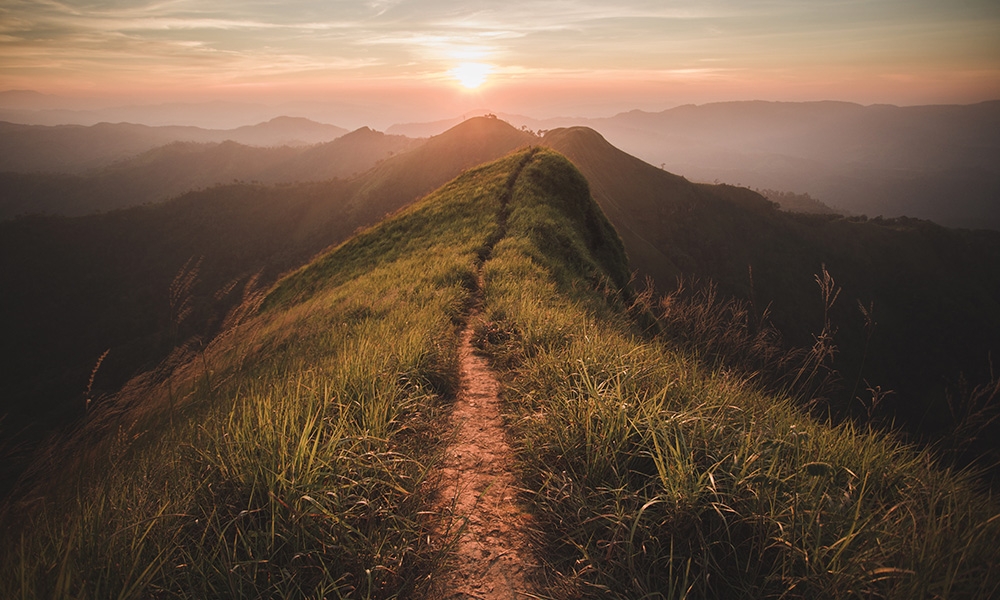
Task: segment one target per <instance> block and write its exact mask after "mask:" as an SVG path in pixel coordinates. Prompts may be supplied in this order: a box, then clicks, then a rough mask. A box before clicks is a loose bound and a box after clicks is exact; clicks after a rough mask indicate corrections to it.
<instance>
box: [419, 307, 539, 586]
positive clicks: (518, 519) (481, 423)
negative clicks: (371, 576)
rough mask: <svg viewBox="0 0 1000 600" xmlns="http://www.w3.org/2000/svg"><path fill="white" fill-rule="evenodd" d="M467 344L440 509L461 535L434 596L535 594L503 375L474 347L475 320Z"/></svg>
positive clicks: (465, 337) (533, 563)
mask: <svg viewBox="0 0 1000 600" xmlns="http://www.w3.org/2000/svg"><path fill="white" fill-rule="evenodd" d="M473 316H474V315H473ZM471 320H472V319H471V318H470V322H471ZM460 352H461V354H460V358H461V369H462V371H461V378H462V388H461V391H460V392H459V396H458V398H457V399H456V401H455V407H454V410H453V412H452V414H451V421H450V426H451V427H453V428H454V429H455V438H454V441H453V442H452V443H451V445H450V446H449V447H448V448H447V450H446V451H445V456H444V461H443V465H442V472H441V482H440V488H439V489H440V493H439V495H438V501H437V503H436V505H435V507H434V511H435V512H437V513H438V514H443V515H445V516H446V518H445V519H444V522H445V523H446V524H447V525H448V526H449V527H450V529H451V531H452V532H454V531H456V530H461V535H460V536H459V538H458V542H457V544H456V547H455V552H454V558H453V561H452V564H451V565H449V572H448V574H447V576H445V577H444V578H443V579H442V580H441V581H439V582H437V585H435V586H434V589H433V593H432V594H431V598H434V599H439V600H445V599H447V600H459V599H466V598H476V599H488V600H493V599H503V600H508V599H509V600H514V599H519V600H523V599H524V598H532V597H534V596H532V594H531V591H532V589H533V586H532V585H531V583H530V582H531V579H532V576H533V575H534V574H535V573H536V569H537V567H536V564H537V562H536V561H535V560H534V558H533V557H532V553H531V549H530V546H529V544H528V540H527V536H526V535H525V533H524V531H525V526H526V524H527V523H528V520H529V517H528V515H527V514H525V513H524V512H523V511H521V510H520V509H519V508H518V506H517V504H516V498H517V490H516V489H515V479H514V475H513V473H512V468H513V464H514V456H513V453H512V451H511V449H510V446H508V445H507V441H506V439H505V438H504V429H503V421H502V419H501V417H500V411H499V406H498V405H499V400H498V398H497V381H496V378H495V377H494V376H493V373H492V371H491V370H490V368H489V366H488V365H487V363H486V359H484V358H483V357H481V356H478V355H476V354H474V353H473V349H472V328H471V325H469V326H466V328H465V330H464V331H463V332H462V347H461V350H460ZM441 535H442V537H447V533H445V532H441Z"/></svg>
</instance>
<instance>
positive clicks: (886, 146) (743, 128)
mask: <svg viewBox="0 0 1000 600" xmlns="http://www.w3.org/2000/svg"><path fill="white" fill-rule="evenodd" d="M500 116H501V117H502V118H504V119H506V120H508V121H510V123H512V124H513V125H515V126H516V127H527V128H529V129H531V130H548V129H555V128H561V127H571V126H586V127H590V128H592V129H595V130H597V131H599V132H600V133H601V134H602V135H603V136H604V137H605V138H607V140H608V141H610V142H611V143H612V144H614V145H615V146H617V147H619V148H621V149H622V150H624V151H625V152H628V153H629V154H632V155H634V156H636V157H638V158H641V159H642V160H644V161H646V162H648V163H650V164H652V165H656V166H662V167H663V168H665V169H666V170H668V171H671V172H673V173H681V174H683V175H684V176H686V177H688V178H689V179H692V180H695V181H702V182H717V183H728V184H732V185H739V186H747V187H752V188H761V189H773V190H779V191H783V192H797V193H800V194H802V193H807V194H809V195H810V196H812V197H813V198H815V199H817V200H819V201H821V202H823V203H824V204H826V205H829V206H833V207H834V208H838V209H840V210H841V211H842V212H847V213H853V214H865V215H868V216H872V217H874V216H885V217H898V216H910V217H918V218H922V219H931V220H933V221H935V222H937V223H941V224H942V225H948V226H951V227H968V228H990V229H1000V101H993V102H984V103H981V104H974V105H962V106H960V105H943V106H910V107H897V106H888V105H874V106H861V105H859V104H851V103H847V102H723V103H716V104H705V105H701V106H694V105H687V106H680V107H677V108H672V109H669V110H665V111H661V112H656V113H651V112H644V111H638V110H636V111H631V112H627V113H622V114H619V115H616V116H614V117H608V118H599V119H587V118H557V119H545V120H538V119H531V118H529V117H524V116H519V115H500ZM454 123H455V121H454V120H451V121H440V122H436V123H427V124H419V123H415V124H404V125H397V126H393V127H390V128H389V129H388V130H387V132H390V133H395V134H400V135H408V136H417V135H423V136H426V135H433V134H435V133H438V132H439V131H442V130H444V129H446V128H448V127H450V126H452V125H454Z"/></svg>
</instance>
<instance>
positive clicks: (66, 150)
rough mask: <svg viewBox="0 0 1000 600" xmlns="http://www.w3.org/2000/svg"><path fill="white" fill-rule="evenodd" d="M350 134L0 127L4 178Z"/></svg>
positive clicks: (290, 122)
mask: <svg viewBox="0 0 1000 600" xmlns="http://www.w3.org/2000/svg"><path fill="white" fill-rule="evenodd" d="M345 133H347V130H346V129H342V128H340V127H335V126H333V125H325V124H321V123H315V122H312V121H308V120H306V119H293V118H288V117H279V118H276V119H272V120H271V121H268V122H267V123H261V124H258V125H253V126H247V127H240V128H237V129H233V130H222V129H203V128H200V127H180V126H164V127H149V126H146V125H134V124H131V123H99V124H97V125H93V126H90V127H83V126H80V125H58V126H52V127H49V126H42V125H18V124H14V123H5V122H0V172H4V171H14V172H21V173H31V172H35V171H41V172H46V173H82V172H84V171H87V170H90V169H96V168H99V167H103V166H107V165H109V164H111V163H113V162H116V161H120V160H124V159H127V158H131V157H133V156H135V155H137V154H140V153H142V152H145V151H147V150H151V149H153V148H155V147H157V146H162V145H164V144H169V143H171V142H177V141H185V142H201V143H206V142H216V143H218V142H224V141H227V140H230V141H235V142H238V143H242V144H250V145H257V146H277V145H283V144H288V143H295V144H303V143H317V142H325V141H329V140H332V139H335V138H337V137H340V136H342V135H343V134H345Z"/></svg>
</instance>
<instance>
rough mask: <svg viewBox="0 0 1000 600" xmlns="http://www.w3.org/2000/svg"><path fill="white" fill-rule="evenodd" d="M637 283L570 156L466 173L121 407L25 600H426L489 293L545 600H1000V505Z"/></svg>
mask: <svg viewBox="0 0 1000 600" xmlns="http://www.w3.org/2000/svg"><path fill="white" fill-rule="evenodd" d="M480 277H481V281H482V287H481V288H480V287H479V278H480ZM627 278H628V269H627V261H626V257H625V253H624V248H623V245H622V243H621V241H620V239H619V238H618V236H617V234H616V233H615V231H614V229H613V228H612V227H611V226H610V223H609V221H608V220H607V219H606V218H605V216H604V215H603V213H602V212H601V211H600V209H599V208H598V207H597V205H596V204H595V203H594V201H593V200H592V199H591V197H590V194H589V189H588V186H587V183H586V180H584V179H583V177H582V176H581V174H580V173H579V172H578V171H576V169H574V168H573V167H572V165H571V164H570V163H569V161H568V160H566V159H565V158H563V157H562V156H560V155H558V154H556V153H554V152H551V151H548V150H526V151H521V152H518V153H515V154H513V155H510V156H508V157H506V158H504V159H501V160H499V161H497V162H494V163H492V164H490V165H487V166H484V167H480V168H477V169H474V170H472V171H469V172H467V173H465V174H464V175H462V176H461V177H459V178H458V179H456V180H455V181H453V182H452V183H450V184H448V185H447V186H445V187H444V188H442V189H440V190H439V191H438V192H435V193H434V194H432V195H431V196H429V197H428V198H426V199H424V200H422V201H420V202H418V203H416V204H415V205H413V206H412V207H410V208H407V209H405V210H403V211H402V212H400V213H398V214H396V215H394V216H393V217H391V218H390V219H388V220H386V221H384V222H383V223H381V224H379V225H378V226H375V227H373V228H371V229H369V230H367V231H364V232H362V233H361V234H359V235H357V236H355V237H354V238H352V239H351V240H349V241H347V242H346V243H344V244H343V245H341V246H340V247H338V248H337V249H335V250H333V251H332V252H330V253H328V254H325V255H324V256H322V257H320V258H319V259H317V260H316V261H313V262H312V263H310V264H309V265H307V266H305V267H303V268H302V269H300V270H298V271H297V272H295V273H293V274H291V275H290V276H288V277H287V278H285V279H283V280H281V281H280V282H279V283H278V284H277V285H276V286H275V287H274V288H272V289H271V290H270V292H269V293H268V294H267V296H266V297H259V298H256V297H253V296H251V297H248V298H247V302H246V304H245V305H244V306H243V311H242V312H240V313H236V314H234V315H233V319H234V321H238V324H236V325H235V326H234V327H232V328H230V329H227V330H226V332H225V333H224V334H222V335H221V336H219V337H218V338H217V339H216V340H215V341H214V342H213V343H212V344H211V345H209V346H208V347H207V348H206V349H205V351H204V352H203V353H202V354H201V355H199V356H197V357H196V358H195V359H194V360H193V361H191V362H189V363H187V364H186V365H184V366H183V367H180V368H177V369H174V370H173V371H172V372H170V371H163V372H160V373H153V374H150V375H148V376H147V377H145V378H141V379H139V380H136V381H133V382H132V383H131V384H130V385H129V386H128V387H127V388H126V389H125V390H124V391H123V392H122V393H121V394H120V395H119V396H117V397H116V398H114V399H112V400H107V401H105V402H104V403H103V404H98V405H96V406H92V407H91V410H90V413H89V415H88V419H87V422H86V423H85V425H84V426H83V427H82V429H81V431H80V433H79V435H78V436H76V438H75V439H74V440H73V441H72V442H70V443H68V444H67V445H65V446H63V447H62V448H59V449H54V450H53V452H52V455H51V456H50V458H49V460H48V461H47V462H46V461H44V460H43V461H41V462H39V464H38V467H37V469H36V471H35V472H34V477H35V479H34V482H35V485H34V486H33V487H27V488H26V491H22V493H21V494H20V495H19V496H18V497H17V498H16V499H15V500H13V501H12V502H11V503H9V504H8V505H7V506H6V507H5V512H4V519H3V527H4V529H3V531H4V536H5V539H6V543H5V544H4V545H3V547H2V549H0V553H2V554H0V557H2V563H0V596H3V597H190V598H204V597H351V598H366V597H376V598H383V597H419V596H420V594H421V593H422V592H423V591H424V590H425V589H426V587H425V584H426V582H427V581H428V578H431V579H433V578H434V577H435V574H437V573H439V570H440V569H441V568H442V567H443V566H444V565H446V562H445V560H444V554H443V552H444V551H443V550H442V547H441V546H439V545H430V544H428V543H427V539H428V537H427V536H428V533H429V532H431V531H433V519H434V518H435V515H433V514H429V513H428V511H427V507H428V506H429V504H428V502H427V499H428V494H429V490H428V489H427V487H426V486H424V485H422V484H423V482H424V481H425V480H426V479H427V476H428V471H429V469H430V468H432V467H433V464H434V458H435V452H436V450H435V448H436V445H437V443H438V442H439V441H440V438H441V437H442V436H443V435H446V433H447V432H444V431H441V429H440V425H439V423H440V422H442V421H443V419H442V418H441V417H442V411H443V410H446V409H447V405H446V403H444V402H443V400H444V399H446V398H447V397H449V395H450V394H452V393H453V391H454V389H455V385H456V364H455V361H456V344H457V335H456V333H457V329H458V327H459V326H460V325H461V323H462V321H463V319H464V318H465V315H466V314H467V312H466V310H467V304H468V302H469V301H470V299H471V298H472V296H473V294H481V300H482V302H483V310H484V312H483V313H482V316H481V317H479V319H480V320H479V322H477V323H476V324H475V326H476V329H477V331H478V338H479V340H480V345H481V346H482V348H483V349H484V351H485V352H486V353H488V355H489V356H490V358H491V360H492V361H493V363H494V365H495V366H496V367H497V368H498V369H499V371H500V374H501V376H502V379H503V392H502V393H503V397H504V399H505V402H506V407H507V411H508V417H509V423H510V435H511V438H510V439H511V441H512V443H513V445H514V446H515V448H516V450H517V452H518V454H519V457H520V476H521V478H522V482H523V486H524V489H525V495H524V497H523V501H524V502H525V506H526V508H527V509H528V510H529V511H532V512H533V513H534V514H535V522H536V523H537V524H538V529H537V531H536V532H535V534H536V539H537V542H538V545H537V554H539V555H540V556H541V557H543V558H544V559H545V560H546V562H547V564H548V567H549V569H550V576H549V577H548V579H547V580H546V581H545V582H544V583H545V585H546V588H545V590H544V591H543V593H544V594H545V595H546V596H551V597H566V598H569V597H581V596H583V597H611V598H637V597H647V598H683V597H690V598H704V597H708V598H740V597H744V598H760V597H768V596H773V597H779V596H783V597H803V598H840V597H850V596H858V597H861V596H865V597H891V598H912V597H934V596H938V597H989V596H990V595H993V594H996V593H997V591H998V590H1000V579H998V575H997V574H996V572H995V571H992V570H991V568H992V566H993V565H995V564H996V563H997V561H998V560H1000V550H998V548H997V546H996V544H995V540H996V539H997V536H998V535H1000V518H998V517H997V515H998V514H1000V512H998V509H997V506H996V504H995V503H994V502H993V501H991V500H990V499H988V498H987V497H985V496H983V495H981V494H979V493H977V492H976V491H974V487H973V484H972V482H971V481H970V480H969V478H968V477H966V476H963V475H956V474H955V473H952V472H949V471H948V470H946V469H943V468H941V467H940V466H938V465H937V464H936V463H935V461H934V459H933V457H932V456H931V455H930V454H928V453H926V452H918V451H915V450H914V449H912V448H909V447H906V446H903V445H901V444H899V443H897V442H895V441H893V440H892V439H891V438H887V437H886V436H884V435H876V434H872V433H868V432H865V431H859V430H856V429H852V428H851V427H849V426H840V427H831V426H829V425H826V424H823V423H821V422H817V421H816V420H814V419H813V418H811V417H809V416H808V415H807V414H805V413H804V412H803V411H802V410H800V409H799V408H797V407H796V405H795V403H794V402H792V400H791V399H790V398H789V397H787V396H784V395H768V394H764V393H763V392H761V391H759V390H758V389H756V388H755V387H754V385H753V384H752V383H751V380H750V378H749V377H748V374H747V373H743V372H741V371H740V370H739V369H738V368H733V369H729V370H725V369H721V368H717V367H716V366H715V363H713V362H712V361H711V360H710V358H709V356H708V354H707V353H704V354H702V353H701V352H700V351H699V349H698V348H697V347H688V348H686V349H684V350H681V349H679V348H676V347H673V346H671V345H670V344H669V343H668V342H667V338H666V337H664V338H659V337H656V336H654V335H652V334H650V333H647V331H651V329H649V328H646V327H639V323H640V322H642V323H644V324H648V323H649V319H652V318H656V315H650V314H642V313H641V309H642V306H641V305H638V304H635V303H633V302H631V300H630V297H629V295H628V294H629V292H628V291H626V290H625V289H624V288H625V285H626V283H627ZM240 315H242V317H240ZM60 460H62V461H63V462H64V464H70V465H72V466H73V469H69V470H67V469H61V470H60V469H56V468H55V467H54V466H53V465H55V464H57V463H58V462H59V461H60ZM55 472H63V473H66V472H69V473H72V477H67V476H63V477H62V479H63V481H61V482H59V483H58V484H56V483H55V482H54V481H53V480H52V478H51V473H55Z"/></svg>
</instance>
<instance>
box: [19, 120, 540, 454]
mask: <svg viewBox="0 0 1000 600" xmlns="http://www.w3.org/2000/svg"><path fill="white" fill-rule="evenodd" d="M357 135H360V136H363V137H364V138H367V139H371V138H375V139H376V141H377V140H378V139H379V134H375V133H374V132H370V131H367V132H366V131H360V132H357ZM524 135H525V134H523V133H521V132H516V131H514V130H513V129H511V128H509V127H508V126H506V125H504V124H502V123H500V122H498V121H496V120H487V119H479V120H472V121H469V122H466V123H463V124H462V125H460V126H458V127H456V128H454V129H452V130H450V131H448V132H446V133H445V134H442V135H440V136H437V137H435V138H432V139H431V140H428V141H427V142H426V143H425V144H423V145H421V146H419V147H417V148H414V149H413V150H410V151H408V152H403V153H399V154H397V155H395V156H392V157H390V158H388V159H386V160H385V161H383V162H382V163H381V164H379V165H378V166H377V167H375V168H374V169H372V170H370V171H368V172H365V173H363V174H361V175H358V176H356V177H354V178H351V179H349V180H342V181H326V182H319V183H309V184H295V185H278V186H265V185H261V184H246V183H243V184H230V185H226V186H220V187H215V188H210V189H206V190H202V191H198V192H191V193H188V194H185V195H183V196H181V197H179V198H176V199H174V200H171V201H168V202H164V203H161V204H157V205H152V206H143V207H136V208H130V209H127V210H120V211H113V212H109V213H107V214H102V215H92V216H87V217H80V218H65V217H40V216H35V217H29V218H21V219H15V220H13V221H9V222H6V223H0V288H3V289H4V294H2V295H0V326H2V327H3V328H4V331H5V335H4V336H3V338H2V340H0V352H2V353H3V354H4V355H5V356H8V357H9V358H8V360H7V361H5V362H4V363H3V365H2V366H0V373H2V376H3V377H4V381H5V393H4V398H3V401H2V405H0V414H4V415H5V418H4V419H3V420H2V421H0V430H2V431H3V434H4V437H5V438H8V441H9V438H10V436H12V435H13V434H16V433H18V432H20V431H21V430H22V428H24V427H29V426H30V427H32V428H33V429H32V430H29V432H28V433H27V434H26V435H28V437H29V438H33V437H36V436H37V435H38V433H37V431H35V430H34V428H40V429H41V430H42V431H46V430H49V429H51V428H52V427H53V426H54V425H56V424H59V423H63V422H65V421H67V420H68V421H70V422H72V421H74V420H75V419H77V418H79V416H80V415H81V411H82V407H81V406H82V405H81V394H83V392H84V390H86V389H87V387H88V380H89V378H90V373H91V370H92V369H93V368H94V365H95V363H96V362H97V361H98V358H99V357H100V356H101V355H102V353H104V351H105V350H109V352H108V355H107V357H106V359H105V360H104V361H103V362H102V363H101V368H100V370H99V371H98V373H97V376H96V378H95V380H94V381H93V388H94V391H95V393H97V392H102V391H103V392H106V391H111V390H115V389H117V388H118V387H119V386H120V385H121V384H122V383H123V382H124V381H125V380H126V379H128V378H129V377H131V376H132V375H134V374H135V373H136V372H138V371H140V370H145V369H148V368H150V367H152V366H154V365H155V364H156V363H158V362H159V361H160V360H162V359H163V358H164V357H166V356H167V355H168V354H169V353H171V352H172V351H173V350H174V349H175V346H184V345H185V342H187V341H188V340H189V338H192V336H195V337H194V338H193V340H192V341H190V342H189V344H188V345H189V346H190V345H193V346H194V347H197V344H198V342H197V340H199V339H204V337H205V336H208V335H212V334H213V333H214V332H215V331H216V330H217V328H218V327H219V326H220V324H221V323H222V321H223V320H224V317H225V315H226V313H227V311H228V310H229V309H230V308H231V307H232V306H233V304H234V303H235V302H239V301H240V298H241V294H242V290H243V288H244V286H245V285H248V284H250V283H252V284H253V285H254V286H258V287H260V286H267V285H270V284H271V283H273V282H274V280H275V278H276V277H277V276H278V275H280V274H281V273H283V272H285V271H287V270H289V269H293V268H296V267H298V266H300V265H301V264H303V263H304V262H306V261H307V260H309V259H310V258H311V257H313V256H314V255H315V254H316V253H318V252H320V251H322V250H324V249H325V248H327V247H329V246H330V245H333V244H337V243H340V242H342V241H344V240H345V239H347V238H348V237H349V236H351V235H352V234H353V233H354V232H355V230H357V229H358V228H359V227H363V226H367V225H370V224H373V223H375V222H377V221H378V220H381V219H382V218H383V217H384V216H385V215H386V214H389V213H392V212H394V211H396V210H398V209H399V208H401V207H403V206H405V205H407V204H409V203H411V202H413V201H414V200H415V199H417V198H419V197H421V196H423V195H425V194H427V193H429V192H431V191H433V190H434V189H435V188H437V187H439V186H440V185H442V184H444V183H445V182H447V181H448V180H450V179H451V178H453V177H455V176H456V175H458V174H459V173H460V172H462V170H464V169H466V168H468V167H470V166H473V165H475V164H479V163H481V162H485V161H488V160H492V159H495V158H498V157H500V156H503V155H505V154H507V153H508V152H509V151H511V150H513V149H515V148H517V147H518V146H522V145H526V143H525V142H526V138H525V137H524ZM336 143H337V142H336V141H335V142H333V144H336ZM376 145H377V144H376ZM350 147H355V146H350ZM336 150H337V148H327V147H316V148H314V151H316V152H317V153H320V154H326V155H327V156H330V157H331V160H333V159H334V158H335V157H336V156H337V152H335V151H336ZM345 163H346V164H348V165H350V164H351V163H350V161H349V160H346V159H345ZM328 168H332V166H331V167H328ZM42 273H44V276H39V274H42ZM185 275H186V276H185ZM175 282H176V285H179V286H181V288H183V289H182V290H179V291H177V292H171V290H172V289H174V286H175ZM189 349H190V348H189ZM12 466H13V467H15V468H16V466H17V462H16V461H7V463H6V465H5V467H6V468H8V469H9V468H11V467H12Z"/></svg>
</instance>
